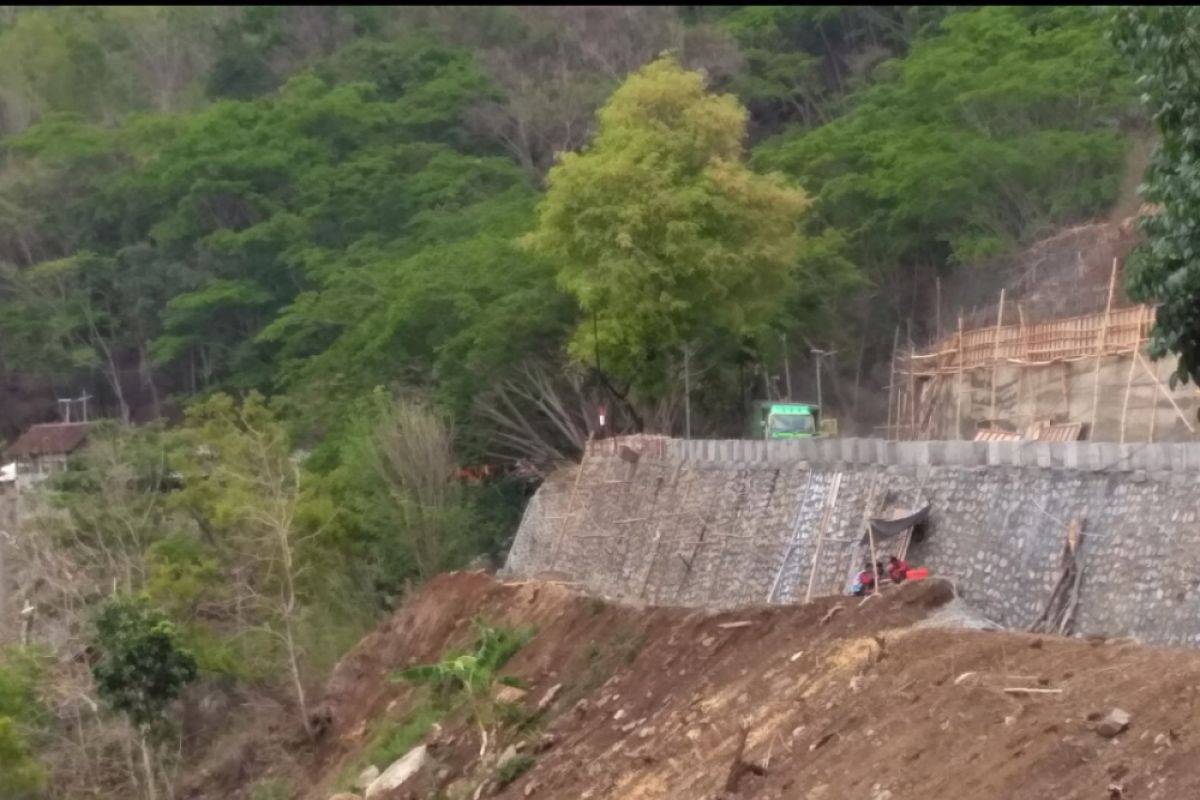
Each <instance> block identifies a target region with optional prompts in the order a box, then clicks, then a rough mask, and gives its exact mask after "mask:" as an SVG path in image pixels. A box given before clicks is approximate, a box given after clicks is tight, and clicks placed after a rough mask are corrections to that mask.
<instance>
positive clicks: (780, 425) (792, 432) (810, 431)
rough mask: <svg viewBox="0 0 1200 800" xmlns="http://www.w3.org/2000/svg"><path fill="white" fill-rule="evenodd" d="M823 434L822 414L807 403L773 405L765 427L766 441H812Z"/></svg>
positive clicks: (768, 413)
mask: <svg viewBox="0 0 1200 800" xmlns="http://www.w3.org/2000/svg"><path fill="white" fill-rule="evenodd" d="M820 432H821V412H820V410H819V409H818V408H817V407H816V406H814V405H811V404H807V403H772V404H771V406H770V409H769V410H768V412H767V419H766V424H765V426H764V438H766V439H811V438H813V437H815V436H817V435H819V434H820Z"/></svg>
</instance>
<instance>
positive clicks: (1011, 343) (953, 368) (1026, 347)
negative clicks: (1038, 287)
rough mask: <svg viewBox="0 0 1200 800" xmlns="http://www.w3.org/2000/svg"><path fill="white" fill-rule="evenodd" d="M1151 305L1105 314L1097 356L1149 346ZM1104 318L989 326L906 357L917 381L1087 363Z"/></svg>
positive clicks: (1111, 354) (1122, 352) (1151, 317)
mask: <svg viewBox="0 0 1200 800" xmlns="http://www.w3.org/2000/svg"><path fill="white" fill-rule="evenodd" d="M1154 316H1155V315H1154V309H1153V307H1151V306H1131V307H1129V308H1121V309H1116V310H1114V311H1111V312H1110V313H1109V314H1108V326H1107V331H1106V332H1105V333H1104V345H1103V348H1102V350H1101V355H1104V356H1115V355H1125V354H1126V353H1129V352H1130V351H1132V350H1134V349H1137V348H1141V347H1142V346H1144V345H1145V343H1146V342H1147V341H1149V338H1150V336H1149V331H1150V328H1151V326H1152V325H1153V323H1154ZM1103 327H1105V315H1104V314H1102V313H1101V314H1091V315H1086V316H1081V317H1071V318H1068V319H1060V320H1054V321H1052V322H1045V323H1038V324H1032V325H1031V324H1029V323H1028V322H1026V324H1025V332H1024V335H1023V336H1022V333H1021V328H1020V325H1002V326H1000V327H999V328H997V327H996V326H995V325H992V326H989V327H987V328H976V329H974V330H967V331H963V333H962V334H961V336H953V335H952V336H950V337H947V338H946V339H944V340H942V341H941V342H939V343H938V344H937V345H936V347H935V349H934V351H933V352H930V353H916V354H914V355H913V356H912V362H913V369H914V372H915V373H916V375H917V376H919V377H923V376H933V375H937V374H948V375H956V374H957V373H958V372H959V371H960V370H970V369H976V368H979V367H991V366H993V364H994V363H996V362H997V361H998V362H999V363H1001V364H1014V365H1019V366H1045V365H1049V364H1053V363H1058V362H1073V361H1087V360H1093V359H1095V358H1096V353H1097V349H1098V348H1097V342H1098V339H1099V338H1100V332H1101V328H1103Z"/></svg>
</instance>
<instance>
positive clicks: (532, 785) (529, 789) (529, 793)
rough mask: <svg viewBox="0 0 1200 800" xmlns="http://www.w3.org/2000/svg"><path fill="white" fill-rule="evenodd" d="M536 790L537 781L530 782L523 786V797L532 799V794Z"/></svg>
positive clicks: (537, 786)
mask: <svg viewBox="0 0 1200 800" xmlns="http://www.w3.org/2000/svg"><path fill="white" fill-rule="evenodd" d="M538 788H539V784H538V782H537V781H530V782H529V783H527V784H525V796H526V797H533V795H534V793H535V792H536V791H537V790H538Z"/></svg>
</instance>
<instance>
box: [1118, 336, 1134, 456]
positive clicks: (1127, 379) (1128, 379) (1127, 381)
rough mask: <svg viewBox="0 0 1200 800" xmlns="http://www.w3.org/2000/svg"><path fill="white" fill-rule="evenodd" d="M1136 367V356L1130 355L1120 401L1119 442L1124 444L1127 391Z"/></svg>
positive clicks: (1127, 408)
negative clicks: (1123, 390)
mask: <svg viewBox="0 0 1200 800" xmlns="http://www.w3.org/2000/svg"><path fill="white" fill-rule="evenodd" d="M1135 352H1136V351H1135ZM1136 368H1137V356H1136V355H1131V356H1130V358H1129V372H1128V373H1127V374H1126V375H1125V400H1124V401H1123V402H1122V403H1121V444H1125V417H1126V415H1127V414H1128V413H1129V393H1130V391H1131V390H1132V389H1133V371H1134V370H1135V369H1136Z"/></svg>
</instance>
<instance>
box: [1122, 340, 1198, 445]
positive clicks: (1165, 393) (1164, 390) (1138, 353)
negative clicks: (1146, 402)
mask: <svg viewBox="0 0 1200 800" xmlns="http://www.w3.org/2000/svg"><path fill="white" fill-rule="evenodd" d="M1134 355H1136V356H1137V359H1138V361H1140V362H1141V364H1142V367H1143V368H1144V369H1145V370H1146V374H1147V375H1149V376H1150V377H1151V379H1153V380H1154V385H1155V386H1157V387H1158V390H1159V391H1160V392H1162V394H1163V396H1164V397H1166V398H1167V402H1169V403H1170V404H1171V408H1173V409H1175V413H1176V414H1178V415H1179V419H1181V420H1182V421H1183V424H1184V425H1185V426H1186V427H1187V429H1188V433H1195V432H1196V429H1195V427H1193V426H1192V423H1190V422H1188V418H1187V417H1186V416H1184V413H1183V411H1182V410H1181V409H1180V408H1179V404H1178V403H1176V402H1175V398H1174V397H1172V396H1171V392H1170V391H1168V390H1167V387H1165V386H1163V385H1162V381H1160V380H1159V379H1158V376H1157V375H1155V374H1154V372H1153V371H1152V370H1151V369H1150V365H1149V364H1147V363H1146V359H1145V358H1143V357H1142V351H1141V350H1135V351H1134Z"/></svg>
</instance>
